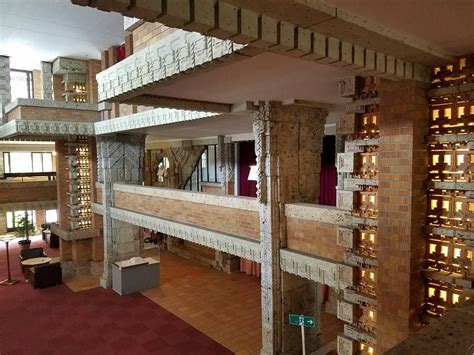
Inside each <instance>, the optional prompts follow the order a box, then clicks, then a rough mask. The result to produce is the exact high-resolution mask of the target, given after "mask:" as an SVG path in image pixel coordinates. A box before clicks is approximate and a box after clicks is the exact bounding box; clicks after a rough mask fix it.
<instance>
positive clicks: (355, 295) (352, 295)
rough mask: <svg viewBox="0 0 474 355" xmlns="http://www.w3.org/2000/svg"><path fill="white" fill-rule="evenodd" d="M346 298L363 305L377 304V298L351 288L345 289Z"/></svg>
mask: <svg viewBox="0 0 474 355" xmlns="http://www.w3.org/2000/svg"><path fill="white" fill-rule="evenodd" d="M344 299H345V300H346V301H349V302H351V303H354V304H358V305H361V306H367V305H370V306H376V305H377V299H376V298H375V297H373V296H371V295H368V294H365V293H360V292H357V291H355V290H353V289H351V288H345V289H344Z"/></svg>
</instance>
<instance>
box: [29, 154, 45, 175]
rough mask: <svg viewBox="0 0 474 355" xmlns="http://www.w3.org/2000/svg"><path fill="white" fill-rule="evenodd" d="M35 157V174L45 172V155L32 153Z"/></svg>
mask: <svg viewBox="0 0 474 355" xmlns="http://www.w3.org/2000/svg"><path fill="white" fill-rule="evenodd" d="M31 155H32V156H33V172H34V173H40V172H42V171H43V154H41V153H31Z"/></svg>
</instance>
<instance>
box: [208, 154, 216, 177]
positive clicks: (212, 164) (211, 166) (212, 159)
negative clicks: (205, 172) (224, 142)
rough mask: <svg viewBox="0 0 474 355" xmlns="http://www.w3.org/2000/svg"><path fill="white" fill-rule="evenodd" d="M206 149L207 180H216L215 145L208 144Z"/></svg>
mask: <svg viewBox="0 0 474 355" xmlns="http://www.w3.org/2000/svg"><path fill="white" fill-rule="evenodd" d="M207 149H208V156H207V162H208V165H209V180H208V181H211V182H215V181H216V156H215V153H216V147H215V146H214V145H210V146H208V147H207Z"/></svg>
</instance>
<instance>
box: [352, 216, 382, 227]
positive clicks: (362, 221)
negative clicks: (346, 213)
mask: <svg viewBox="0 0 474 355" xmlns="http://www.w3.org/2000/svg"><path fill="white" fill-rule="evenodd" d="M351 225H355V226H357V225H359V226H364V225H365V226H371V227H377V225H378V220H377V219H375V218H366V217H361V216H352V217H351Z"/></svg>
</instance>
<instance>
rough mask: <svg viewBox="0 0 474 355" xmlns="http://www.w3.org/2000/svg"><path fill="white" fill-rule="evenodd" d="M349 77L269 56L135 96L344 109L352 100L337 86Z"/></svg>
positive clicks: (160, 85)
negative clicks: (302, 103)
mask: <svg viewBox="0 0 474 355" xmlns="http://www.w3.org/2000/svg"><path fill="white" fill-rule="evenodd" d="M350 75H353V73H352V72H351V71H350V70H345V69H343V68H338V67H330V66H327V65H323V64H317V63H315V62H311V61H306V60H302V59H297V58H292V57H288V56H283V55H279V54H275V53H270V52H267V53H263V54H259V55H257V56H254V57H249V58H248V59H244V60H241V61H237V62H235V63H232V64H223V65H221V66H215V67H210V69H209V70H207V71H202V70H197V71H192V72H190V73H188V74H186V75H182V76H179V77H176V78H172V79H170V80H165V81H161V82H158V83H156V84H154V85H151V86H150V87H146V88H143V89H138V90H136V91H135V93H134V94H136V95H140V94H141V93H143V94H152V95H161V96H167V97H175V98H182V99H188V100H199V101H210V102H219V103H230V104H232V103H238V102H243V101H256V100H275V101H282V100H288V99H299V100H309V101H317V102H322V103H325V104H333V105H342V104H344V103H347V102H349V101H350V100H348V99H346V98H342V97H340V96H339V92H338V82H339V80H340V79H342V78H344V77H347V76H350ZM125 101H126V100H125Z"/></svg>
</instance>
